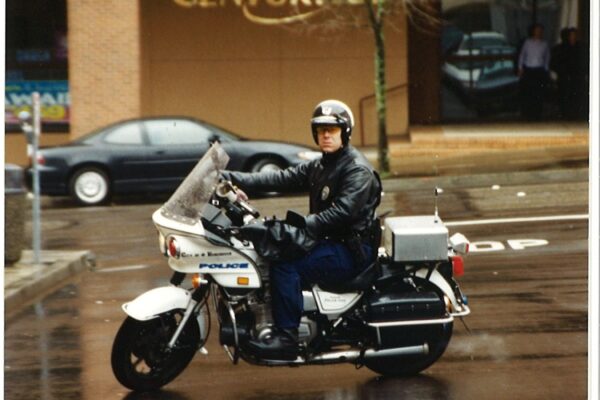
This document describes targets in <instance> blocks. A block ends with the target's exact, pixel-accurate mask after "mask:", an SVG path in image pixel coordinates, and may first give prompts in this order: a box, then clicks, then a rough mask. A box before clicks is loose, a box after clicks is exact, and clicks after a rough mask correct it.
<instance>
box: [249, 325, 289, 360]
mask: <svg viewBox="0 0 600 400" xmlns="http://www.w3.org/2000/svg"><path fill="white" fill-rule="evenodd" d="M248 349H249V350H250V351H251V352H252V353H254V354H255V355H256V356H258V357H259V358H262V359H265V360H286V361H292V360H295V359H296V358H298V353H299V349H298V329H297V328H293V329H282V328H273V332H272V333H271V335H269V336H267V337H266V338H264V339H262V340H259V339H252V340H249V341H248Z"/></svg>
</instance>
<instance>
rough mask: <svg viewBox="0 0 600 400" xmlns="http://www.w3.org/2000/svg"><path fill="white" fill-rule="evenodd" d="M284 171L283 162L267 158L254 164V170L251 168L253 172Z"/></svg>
mask: <svg viewBox="0 0 600 400" xmlns="http://www.w3.org/2000/svg"><path fill="white" fill-rule="evenodd" d="M280 169H283V166H282V165H281V161H278V160H275V159H274V158H271V157H267V158H261V159H260V160H258V161H257V162H255V163H254V164H252V168H250V171H251V172H264V171H279V170H280Z"/></svg>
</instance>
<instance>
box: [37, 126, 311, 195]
mask: <svg viewBox="0 0 600 400" xmlns="http://www.w3.org/2000/svg"><path fill="white" fill-rule="evenodd" d="M215 141H218V142H220V143H221V145H222V146H223V148H224V149H225V151H226V152H227V154H228V155H229V157H230V161H229V164H228V165H227V168H228V169H230V170H238V171H263V170H268V169H282V168H286V167H288V166H292V165H296V164H299V163H301V162H304V161H306V160H310V159H314V158H317V157H320V153H319V152H316V151H314V150H313V149H311V148H308V147H305V146H300V145H294V144H289V143H283V142H269V141H254V140H247V139H243V138H241V137H239V136H236V135H234V134H233V133H231V132H228V131H226V130H224V129H222V128H218V127H216V126H214V125H211V124H208V123H206V122H203V121H198V120H195V119H191V118H186V117H161V118H145V119H135V120H127V121H122V122H118V123H115V124H113V125H109V126H107V127H104V128H102V129H99V130H97V131H94V132H92V133H90V134H88V135H86V136H84V137H81V138H79V139H77V140H75V141H73V142H71V143H69V144H67V145H64V146H58V147H49V148H44V149H41V150H40V153H39V156H38V160H39V162H40V166H39V168H40V188H41V193H42V194H46V195H57V196H64V195H71V196H72V197H73V198H74V199H76V200H77V201H78V202H79V203H81V204H85V205H92V204H100V203H103V202H105V201H107V200H108V199H109V198H110V196H111V195H113V194H129V193H157V192H170V191H173V190H174V189H176V188H177V186H178V185H179V183H180V182H181V181H182V180H183V178H184V177H185V176H186V175H187V174H188V173H189V172H190V171H191V169H192V168H193V167H194V165H196V163H197V162H198V160H199V159H200V158H201V157H202V155H203V154H204V153H205V152H206V150H207V149H208V148H209V146H210V145H211V143H213V142H215Z"/></svg>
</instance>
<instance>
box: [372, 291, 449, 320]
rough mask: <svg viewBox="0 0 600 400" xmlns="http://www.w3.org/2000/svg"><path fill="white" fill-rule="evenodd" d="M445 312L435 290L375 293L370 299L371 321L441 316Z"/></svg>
mask: <svg viewBox="0 0 600 400" xmlns="http://www.w3.org/2000/svg"><path fill="white" fill-rule="evenodd" d="M445 312H446V311H445V307H444V303H443V302H442V301H441V300H440V297H439V296H438V295H437V294H435V293H434V292H401V293H389V292H388V293H375V294H373V296H372V297H371V299H370V301H369V317H370V318H369V319H370V321H371V322H391V321H398V320H403V321H404V320H413V319H433V318H441V317H443V316H444V314H445Z"/></svg>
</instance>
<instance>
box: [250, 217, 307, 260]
mask: <svg viewBox="0 0 600 400" xmlns="http://www.w3.org/2000/svg"><path fill="white" fill-rule="evenodd" d="M239 235H240V237H241V238H242V239H246V240H248V241H250V242H252V244H253V245H254V249H255V250H256V252H257V253H258V254H259V255H260V256H261V257H264V258H266V259H268V260H270V261H290V260H296V259H298V258H301V257H303V256H304V255H306V253H307V252H308V251H310V250H311V249H312V248H313V247H314V246H315V245H316V244H317V242H316V240H315V238H313V237H312V236H310V235H309V234H308V232H307V231H306V229H303V228H298V227H295V226H292V225H289V224H286V223H285V222H284V221H281V220H277V219H271V220H266V221H258V222H255V223H251V224H247V225H244V226H242V227H241V228H240V229H239Z"/></svg>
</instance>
